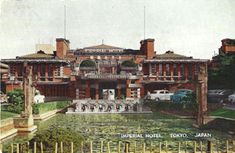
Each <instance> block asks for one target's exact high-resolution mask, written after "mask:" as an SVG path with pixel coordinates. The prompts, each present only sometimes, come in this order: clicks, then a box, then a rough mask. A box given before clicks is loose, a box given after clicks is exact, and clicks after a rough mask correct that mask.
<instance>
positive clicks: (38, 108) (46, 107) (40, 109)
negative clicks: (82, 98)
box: [33, 101, 71, 114]
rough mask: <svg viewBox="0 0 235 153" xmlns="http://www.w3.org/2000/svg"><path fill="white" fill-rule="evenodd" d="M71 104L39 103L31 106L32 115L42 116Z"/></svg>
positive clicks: (56, 102)
mask: <svg viewBox="0 0 235 153" xmlns="http://www.w3.org/2000/svg"><path fill="white" fill-rule="evenodd" d="M70 104H71V102H70V101H54V102H47V103H39V104H34V105H33V114H42V113H45V112H48V111H52V110H55V109H62V108H65V107H67V106H69V105H70Z"/></svg>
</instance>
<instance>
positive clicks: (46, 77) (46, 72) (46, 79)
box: [45, 64, 48, 81]
mask: <svg viewBox="0 0 235 153" xmlns="http://www.w3.org/2000/svg"><path fill="white" fill-rule="evenodd" d="M45 81H48V64H46V65H45Z"/></svg>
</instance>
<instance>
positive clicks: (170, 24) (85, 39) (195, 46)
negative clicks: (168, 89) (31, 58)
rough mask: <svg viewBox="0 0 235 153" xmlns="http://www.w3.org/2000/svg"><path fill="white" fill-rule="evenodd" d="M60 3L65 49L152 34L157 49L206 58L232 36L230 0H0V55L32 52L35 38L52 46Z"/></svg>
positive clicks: (58, 31) (123, 42)
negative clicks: (67, 46)
mask: <svg viewBox="0 0 235 153" xmlns="http://www.w3.org/2000/svg"><path fill="white" fill-rule="evenodd" d="M64 6H66V38H67V39H69V40H70V42H71V44H70V46H71V47H70V48H71V49H76V48H83V47H88V46H93V45H99V44H101V43H102V40H103V41H104V44H107V45H112V46H117V47H122V48H132V49H139V47H140V43H139V42H140V40H142V39H144V38H154V39H155V50H156V52H157V54H162V53H164V52H165V51H168V50H172V51H174V52H175V53H177V54H182V55H186V56H193V57H194V58H202V59H211V57H212V56H213V55H214V54H217V53H218V48H219V47H220V46H221V40H222V39H224V38H235V9H234V6H235V1H234V0H206V1H205V0H196V1H195V0H0V57H1V59H3V58H15V57H16V56H21V55H25V54H30V53H34V52H35V51H36V49H35V45H36V44H37V43H45V44H48V43H51V44H53V45H54V46H55V39H56V38H63V37H64ZM144 6H145V17H146V18H145V21H146V22H145V27H146V28H145V37H144Z"/></svg>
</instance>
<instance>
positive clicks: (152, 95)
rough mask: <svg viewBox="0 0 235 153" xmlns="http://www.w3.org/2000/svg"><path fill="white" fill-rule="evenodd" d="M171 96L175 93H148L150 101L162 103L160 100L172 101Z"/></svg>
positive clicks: (166, 91) (161, 91) (164, 91)
mask: <svg viewBox="0 0 235 153" xmlns="http://www.w3.org/2000/svg"><path fill="white" fill-rule="evenodd" d="M171 95H173V93H171V92H169V91H168V90H154V91H153V92H151V93H148V95H147V97H148V99H152V100H156V101H160V100H170V97H171Z"/></svg>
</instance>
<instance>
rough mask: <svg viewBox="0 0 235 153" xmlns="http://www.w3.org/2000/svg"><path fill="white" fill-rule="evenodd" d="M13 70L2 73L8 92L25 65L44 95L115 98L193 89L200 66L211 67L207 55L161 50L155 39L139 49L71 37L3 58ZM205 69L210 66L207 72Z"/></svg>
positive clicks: (19, 85) (17, 82) (16, 84)
mask: <svg viewBox="0 0 235 153" xmlns="http://www.w3.org/2000/svg"><path fill="white" fill-rule="evenodd" d="M1 62H2V63H4V64H7V65H8V66H9V73H8V74H5V75H4V76H2V83H1V84H2V85H3V88H2V89H5V92H8V91H11V90H13V89H16V88H22V78H23V72H22V70H23V66H24V63H25V62H27V64H28V65H30V66H32V68H33V75H34V78H35V82H36V89H37V90H39V91H40V93H41V94H43V95H45V96H46V97H66V98H73V99H88V98H91V99H96V100H98V99H105V98H106V92H111V93H112V95H113V97H114V99H135V98H141V97H144V96H145V95H146V94H147V92H151V91H153V90H156V89H168V90H170V91H175V90H176V89H180V88H187V89H193V90H195V88H196V87H195V83H194V82H195V81H196V79H197V74H198V72H199V68H200V67H204V68H205V70H207V60H202V59H193V58H192V57H187V56H183V55H178V54H175V53H174V52H172V51H167V52H166V53H164V54H158V53H157V51H155V50H154V39H146V40H142V41H140V49H137V50H134V49H123V48H119V47H113V46H108V45H104V44H101V45H98V46H91V47H85V48H83V49H70V42H69V40H66V39H63V38H58V39H56V51H54V54H47V53H45V52H44V51H41V50H40V51H38V52H37V53H33V54H29V55H25V56H20V57H18V56H17V57H16V58H15V59H2V60H1ZM206 73H207V72H206Z"/></svg>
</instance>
